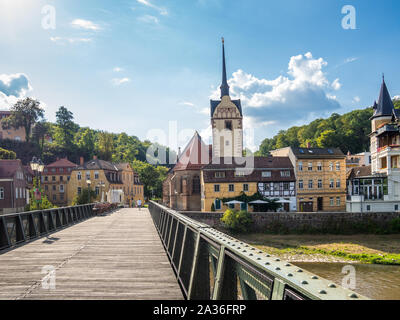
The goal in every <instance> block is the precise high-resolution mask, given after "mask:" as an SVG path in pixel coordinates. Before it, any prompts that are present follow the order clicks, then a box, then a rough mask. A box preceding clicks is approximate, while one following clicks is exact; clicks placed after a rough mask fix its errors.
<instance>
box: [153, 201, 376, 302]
mask: <svg viewBox="0 0 400 320" xmlns="http://www.w3.org/2000/svg"><path fill="white" fill-rule="evenodd" d="M149 210H150V214H151V216H152V219H153V221H154V224H155V226H156V228H157V231H158V233H159V235H160V238H161V241H162V243H163V245H164V248H165V250H166V252H167V254H168V257H169V259H170V262H171V265H172V268H173V269H174V271H175V274H176V276H177V279H178V282H179V284H180V286H181V288H182V291H183V293H184V295H185V298H186V299H189V300H239V299H243V300H355V301H356V300H364V299H368V298H366V297H364V296H362V295H360V294H358V293H355V292H353V291H351V290H348V289H345V288H343V287H341V286H339V285H337V284H334V283H332V282H331V281H328V280H326V279H323V278H321V277H319V276H317V275H315V274H312V273H310V272H308V271H306V270H304V269H301V268H299V267H296V266H295V265H293V264H291V263H288V262H285V261H281V260H280V259H278V258H277V257H273V256H271V255H269V254H267V253H266V252H263V251H261V250H259V249H257V248H254V247H252V246H250V245H248V244H246V243H244V242H242V241H240V240H237V239H235V238H232V237H230V236H228V235H226V234H224V233H222V232H219V231H217V230H215V229H213V228H211V227H210V226H208V225H206V224H203V223H200V222H197V221H195V220H192V219H189V218H188V217H186V216H184V215H182V214H180V213H178V212H176V211H174V210H171V209H169V208H167V207H164V206H162V205H160V204H158V203H155V202H151V203H150V205H149Z"/></svg>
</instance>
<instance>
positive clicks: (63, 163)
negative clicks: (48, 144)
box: [46, 158, 77, 168]
mask: <svg viewBox="0 0 400 320" xmlns="http://www.w3.org/2000/svg"><path fill="white" fill-rule="evenodd" d="M76 166H77V164H75V163H73V162H71V161H69V160H68V158H64V159H59V160H57V161H55V162H53V163H51V164H49V165H47V166H46V167H47V168H74V167H76Z"/></svg>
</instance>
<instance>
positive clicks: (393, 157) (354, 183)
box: [347, 79, 400, 212]
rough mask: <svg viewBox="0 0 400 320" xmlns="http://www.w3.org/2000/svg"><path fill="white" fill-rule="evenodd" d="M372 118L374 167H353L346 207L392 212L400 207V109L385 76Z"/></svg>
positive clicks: (363, 210) (372, 157)
mask: <svg viewBox="0 0 400 320" xmlns="http://www.w3.org/2000/svg"><path fill="white" fill-rule="evenodd" d="M373 108H374V115H373V116H372V118H371V127H372V133H371V134H370V138H371V167H370V169H369V172H367V173H365V172H364V171H365V170H366V169H363V168H362V167H360V168H353V170H352V172H351V174H350V175H349V179H348V201H347V210H348V211H351V212H368V211H372V212H392V211H399V208H400V111H399V110H396V109H395V108H394V105H393V101H392V98H391V96H390V94H389V91H388V89H387V86H386V83H385V79H383V82H382V86H381V91H380V95H379V100H378V103H376V102H375V103H374V106H373Z"/></svg>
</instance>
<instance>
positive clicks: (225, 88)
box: [221, 38, 229, 99]
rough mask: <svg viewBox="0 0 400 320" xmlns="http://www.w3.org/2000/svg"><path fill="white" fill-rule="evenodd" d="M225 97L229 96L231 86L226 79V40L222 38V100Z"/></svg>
mask: <svg viewBox="0 0 400 320" xmlns="http://www.w3.org/2000/svg"><path fill="white" fill-rule="evenodd" d="M224 96H229V85H228V80H227V77H226V62H225V40H224V38H222V85H221V99H222V97H224Z"/></svg>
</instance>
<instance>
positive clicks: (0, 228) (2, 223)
mask: <svg viewBox="0 0 400 320" xmlns="http://www.w3.org/2000/svg"><path fill="white" fill-rule="evenodd" d="M10 246H11V242H10V237H9V236H8V231H7V224H6V220H5V219H4V218H0V248H8V247H10Z"/></svg>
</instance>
